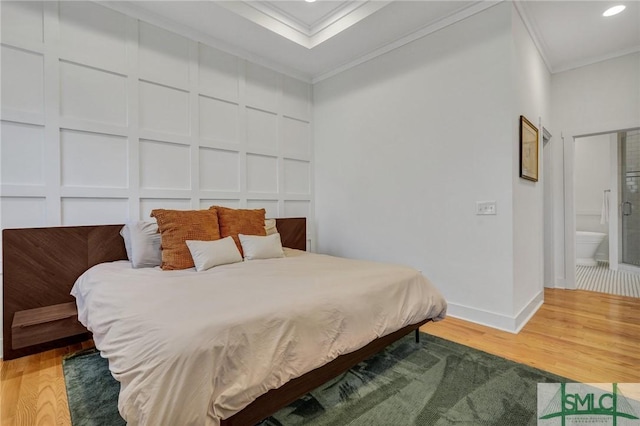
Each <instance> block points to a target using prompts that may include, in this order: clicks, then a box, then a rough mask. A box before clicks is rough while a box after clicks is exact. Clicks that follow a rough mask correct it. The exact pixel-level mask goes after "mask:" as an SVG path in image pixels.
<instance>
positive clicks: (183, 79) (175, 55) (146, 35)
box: [138, 22, 190, 88]
mask: <svg viewBox="0 0 640 426" xmlns="http://www.w3.org/2000/svg"><path fill="white" fill-rule="evenodd" d="M139 28H140V30H139V33H140V37H139V39H140V45H139V50H138V51H139V55H140V56H139V58H140V59H139V64H140V71H139V72H140V77H141V78H143V79H145V80H150V81H154V82H159V83H165V84H169V85H174V86H177V87H180V88H186V87H187V86H188V85H189V43H190V42H189V40H188V39H186V38H184V37H182V36H179V35H178V34H176V33H173V32H171V31H167V30H164V29H162V28H158V27H156V26H154V25H150V24H147V23H144V22H140V27H139Z"/></svg>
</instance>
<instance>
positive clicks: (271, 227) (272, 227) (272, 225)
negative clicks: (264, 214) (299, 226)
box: [264, 219, 278, 235]
mask: <svg viewBox="0 0 640 426" xmlns="http://www.w3.org/2000/svg"><path fill="white" fill-rule="evenodd" d="M264 231H265V232H266V233H267V235H273V234H277V233H278V228H276V220H275V219H265V220H264Z"/></svg>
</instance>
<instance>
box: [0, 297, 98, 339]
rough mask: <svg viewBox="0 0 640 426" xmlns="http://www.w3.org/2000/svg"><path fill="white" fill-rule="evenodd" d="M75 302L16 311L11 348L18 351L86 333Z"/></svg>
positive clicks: (12, 327) (12, 326)
mask: <svg viewBox="0 0 640 426" xmlns="http://www.w3.org/2000/svg"><path fill="white" fill-rule="evenodd" d="M86 332H87V329H86V328H84V326H83V325H82V324H80V323H79V322H78V310H77V309H76V304H75V302H68V303H60V304H57V305H51V306H45V307H42V308H35V309H27V310H24V311H18V312H16V313H15V315H14V316H13V323H12V324H11V335H12V339H11V347H12V348H13V349H20V348H24V347H27V346H32V345H37V344H39V343H46V342H51V341H54V340H58V339H62V338H63V337H70V336H75V335H78V334H83V333H86Z"/></svg>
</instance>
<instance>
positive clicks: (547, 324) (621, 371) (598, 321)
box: [422, 289, 640, 383]
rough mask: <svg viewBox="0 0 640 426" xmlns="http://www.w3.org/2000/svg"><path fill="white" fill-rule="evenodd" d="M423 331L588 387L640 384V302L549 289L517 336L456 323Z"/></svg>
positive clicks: (425, 327)
mask: <svg viewBox="0 0 640 426" xmlns="http://www.w3.org/2000/svg"><path fill="white" fill-rule="evenodd" d="M422 330H423V331H425V332H427V333H430V334H433V335H434V336H439V337H442V338H444V339H447V340H451V341H454V342H458V343H461V344H463V345H467V346H471V347H474V348H476V349H480V350H483V351H485V352H489V353H492V354H495V355H499V356H501V357H504V358H507V359H511V360H513V361H517V362H520V363H523V364H527V365H531V366H533V367H537V368H540V369H541V370H545V371H549V372H551V373H555V374H558V375H560V376H563V377H567V378H569V379H572V380H575V381H577V382H585V383H640V298H632V297H624V296H615V295H610V294H604V293H594V292H589V291H584V290H557V289H547V290H545V293H544V304H543V305H542V307H541V308H540V310H539V311H538V312H537V313H536V314H535V315H534V317H533V318H532V319H531V320H530V321H529V322H528V323H527V325H526V326H525V327H524V328H523V329H522V331H520V333H518V334H512V333H508V332H504V331H499V330H495V329H492V328H488V327H484V326H481V325H477V324H473V323H469V322H467V321H462V320H459V319H456V318H447V319H446V320H444V321H442V322H439V323H433V324H427V325H425V326H424V327H423V328H422Z"/></svg>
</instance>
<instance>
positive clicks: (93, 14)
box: [58, 1, 127, 69]
mask: <svg viewBox="0 0 640 426" xmlns="http://www.w3.org/2000/svg"><path fill="white" fill-rule="evenodd" d="M58 5H59V14H60V42H61V43H62V45H65V46H69V47H72V48H73V51H74V52H77V53H78V54H80V55H82V56H83V57H89V58H92V59H93V60H92V63H95V62H97V63H100V64H105V66H112V67H115V68H116V69H124V68H125V66H126V59H127V58H126V54H127V51H126V34H127V21H126V16H125V15H123V14H122V13H118V12H116V11H113V10H111V9H108V8H106V7H104V6H100V5H98V4H95V3H92V2H86V1H62V2H60V3H58Z"/></svg>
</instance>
